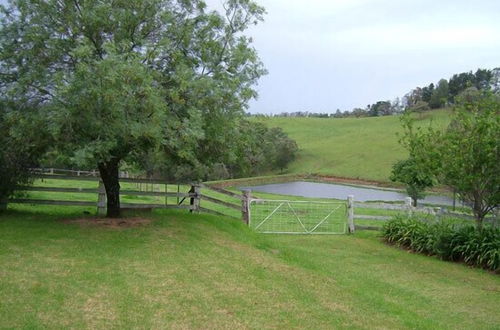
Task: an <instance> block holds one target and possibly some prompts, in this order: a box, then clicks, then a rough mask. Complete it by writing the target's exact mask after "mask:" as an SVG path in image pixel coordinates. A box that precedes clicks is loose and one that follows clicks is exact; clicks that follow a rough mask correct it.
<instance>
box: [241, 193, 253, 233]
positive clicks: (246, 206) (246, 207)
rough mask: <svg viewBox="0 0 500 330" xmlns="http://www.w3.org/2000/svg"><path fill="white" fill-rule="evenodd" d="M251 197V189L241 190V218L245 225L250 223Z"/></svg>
mask: <svg viewBox="0 0 500 330" xmlns="http://www.w3.org/2000/svg"><path fill="white" fill-rule="evenodd" d="M251 199H252V191H251V190H243V198H242V199H241V218H242V220H243V222H244V223H246V224H247V225H248V224H249V223H250V200H251Z"/></svg>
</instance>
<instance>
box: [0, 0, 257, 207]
mask: <svg viewBox="0 0 500 330" xmlns="http://www.w3.org/2000/svg"><path fill="white" fill-rule="evenodd" d="M224 8H225V11H224V13H223V14H220V13H218V12H215V11H208V10H207V9H206V5H205V3H204V2H203V1H201V0H191V1H182V0H143V1H129V0H113V1H111V0H104V1H102V0H101V1H98V0H89V1H57V0H48V1H32V0H14V1H12V2H11V3H10V6H9V7H8V8H3V9H2V17H1V20H2V28H1V30H0V62H1V64H2V65H1V68H0V77H1V78H0V79H1V88H2V97H3V98H4V99H6V100H9V102H12V103H13V104H15V106H14V107H13V108H15V109H21V108H29V109H34V112H35V113H37V115H39V116H40V117H42V118H44V119H45V120H46V122H45V125H42V126H41V128H45V127H46V128H47V132H48V133H49V135H50V136H51V138H52V140H53V144H52V146H53V148H54V150H56V151H57V152H58V153H61V154H64V155H67V157H68V159H70V160H71V161H72V162H73V163H76V164H81V165H84V164H95V165H97V167H98V168H99V171H100V174H101V177H102V179H103V181H104V185H105V187H106V193H107V197H108V216H117V215H119V205H120V201H119V188H120V186H119V182H118V169H119V166H120V163H121V162H122V161H124V160H126V161H127V162H136V163H139V161H140V160H141V159H142V158H143V157H145V156H146V155H153V156H152V158H151V159H167V160H169V164H170V165H179V164H190V166H191V167H192V168H196V169H202V168H204V167H203V166H202V165H203V163H204V162H208V163H211V162H214V159H216V158H217V157H219V158H221V157H228V158H232V157H234V155H235V152H234V151H233V150H234V148H232V147H233V146H234V142H233V141H234V138H235V136H236V135H237V131H236V129H235V123H237V122H238V121H239V119H240V118H241V117H242V115H243V112H244V110H245V109H246V107H247V103H248V101H249V100H250V99H251V98H253V97H255V96H256V93H255V91H254V90H253V86H254V84H255V83H256V81H257V79H258V78H259V77H260V76H261V75H262V74H264V73H265V70H264V69H263V66H262V63H261V62H260V60H259V58H258V56H257V54H256V52H255V50H254V49H253V48H252V47H251V39H250V38H248V37H246V36H244V35H243V32H244V31H245V30H246V29H247V27H248V26H249V25H251V24H256V23H257V22H258V21H260V20H261V19H262V15H263V13H264V9H263V8H262V7H259V6H258V5H256V4H255V3H254V2H252V1H250V0H229V1H227V2H226V3H225V7H224ZM221 150H223V151H224V152H221ZM222 154H227V156H223V155H222ZM200 171H201V170H200ZM200 175H201V173H193V175H192V176H193V177H199V176H200Z"/></svg>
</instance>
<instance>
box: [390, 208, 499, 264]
mask: <svg viewBox="0 0 500 330" xmlns="http://www.w3.org/2000/svg"><path fill="white" fill-rule="evenodd" d="M383 237H384V239H385V241H386V242H388V243H391V244H395V245H398V246H401V247H404V248H407V249H410V250H412V251H415V252H418V253H423V254H427V255H435V256H438V257H439V258H441V259H443V260H450V261H463V262H465V263H466V264H468V265H471V266H477V267H482V268H486V269H490V270H493V271H495V272H498V271H500V230H499V229H498V228H494V227H485V228H483V229H482V230H480V231H479V230H477V229H476V228H475V227H474V226H472V225H459V224H452V223H445V222H439V221H425V220H421V219H418V218H415V217H404V216H397V217H394V218H393V219H392V220H390V221H388V222H387V223H386V224H385V225H384V227H383Z"/></svg>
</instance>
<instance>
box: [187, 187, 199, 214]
mask: <svg viewBox="0 0 500 330" xmlns="http://www.w3.org/2000/svg"><path fill="white" fill-rule="evenodd" d="M189 193H191V194H194V195H193V196H191V198H190V201H189V204H190V205H191V206H192V209H191V210H190V212H191V213H193V212H199V211H200V200H201V194H200V185H199V184H193V185H192V186H191V189H190V190H189Z"/></svg>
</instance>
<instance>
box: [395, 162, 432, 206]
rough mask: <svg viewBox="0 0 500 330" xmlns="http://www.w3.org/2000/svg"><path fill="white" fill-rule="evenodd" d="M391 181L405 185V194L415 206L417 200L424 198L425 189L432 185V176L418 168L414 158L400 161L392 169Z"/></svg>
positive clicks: (421, 167) (422, 168) (420, 167)
mask: <svg viewBox="0 0 500 330" xmlns="http://www.w3.org/2000/svg"><path fill="white" fill-rule="evenodd" d="M390 179H391V181H396V182H401V183H404V184H405V185H406V192H407V193H408V196H410V197H411V198H412V200H413V206H417V200H419V199H422V198H424V197H425V194H424V192H425V189H427V188H430V187H432V186H433V185H434V181H433V176H432V175H431V174H430V173H428V171H426V169H425V168H424V167H423V166H419V164H418V163H417V161H416V159H415V158H414V157H410V158H408V159H406V160H401V161H398V162H397V163H395V164H394V165H393V167H392V173H391V176H390Z"/></svg>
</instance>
